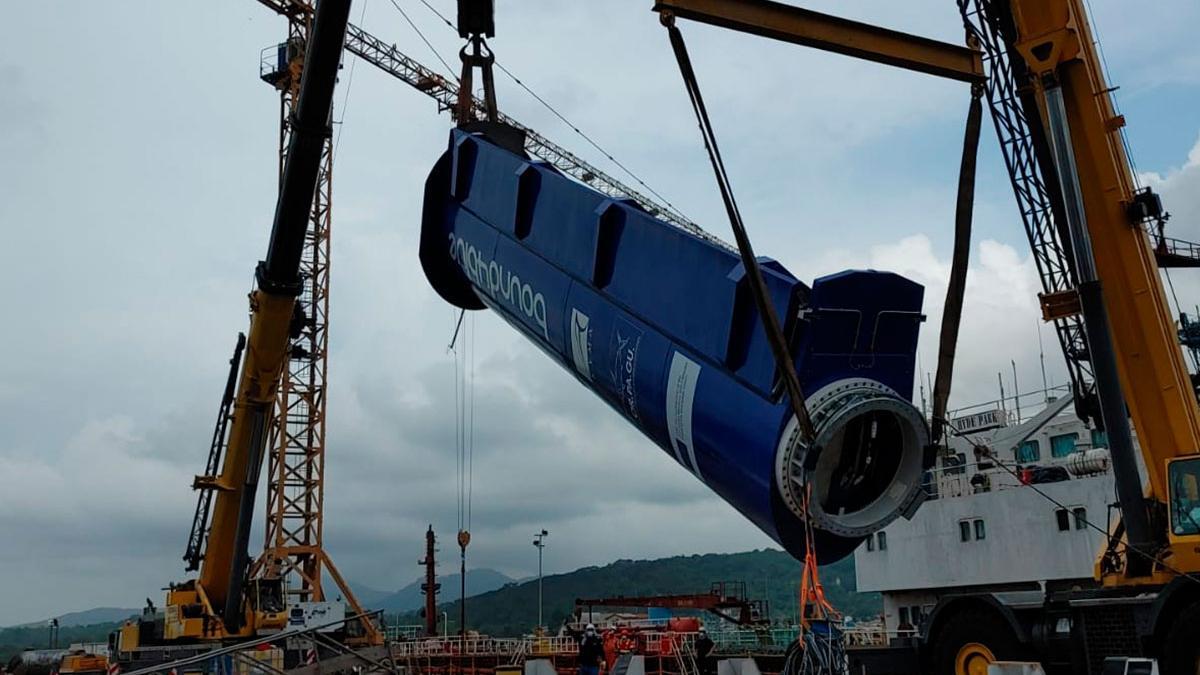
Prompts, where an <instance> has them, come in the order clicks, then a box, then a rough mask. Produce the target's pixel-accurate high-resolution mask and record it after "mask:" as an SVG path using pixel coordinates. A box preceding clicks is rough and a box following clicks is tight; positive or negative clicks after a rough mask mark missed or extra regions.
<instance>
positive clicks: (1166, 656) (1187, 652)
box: [1159, 602, 1200, 675]
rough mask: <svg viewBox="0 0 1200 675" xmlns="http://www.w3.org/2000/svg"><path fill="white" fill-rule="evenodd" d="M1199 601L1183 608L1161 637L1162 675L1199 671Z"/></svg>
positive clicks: (1160, 661) (1188, 673) (1194, 673)
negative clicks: (1164, 636) (1165, 633)
mask: <svg viewBox="0 0 1200 675" xmlns="http://www.w3.org/2000/svg"><path fill="white" fill-rule="evenodd" d="M1198 635H1200V602H1194V603H1192V604H1191V605H1188V606H1187V607H1185V608H1184V610H1183V611H1182V612H1180V613H1179V614H1178V615H1176V616H1175V620H1174V621H1172V622H1171V627H1170V629H1168V630H1167V636H1166V638H1165V639H1163V647H1162V654H1161V655H1160V657H1159V664H1160V665H1161V666H1162V673H1163V675H1196V673H1200V640H1197V639H1196V637H1197V636H1198Z"/></svg>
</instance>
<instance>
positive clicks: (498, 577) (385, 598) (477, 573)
mask: <svg viewBox="0 0 1200 675" xmlns="http://www.w3.org/2000/svg"><path fill="white" fill-rule="evenodd" d="M424 581H425V580H424V579H417V580H416V581H413V582H412V583H410V584H408V585H407V586H405V587H404V588H401V589H400V590H398V591H396V592H394V593H387V592H384V591H379V590H375V589H372V588H369V587H361V588H366V590H367V593H365V594H364V593H362V592H361V590H360V585H359V584H351V585H350V586H351V588H353V589H354V594H355V595H357V596H358V600H359V602H361V603H362V604H363V606H365V607H368V608H370V609H382V610H383V611H385V612H388V613H392V612H413V611H416V610H417V609H419V608H420V607H421V606H422V605H424V604H425V595H424V594H423V593H422V592H421V584H422V583H424ZM513 581H515V579H513V578H512V577H509V576H508V575H506V574H503V573H501V572H497V571H496V570H492V569H487V568H486V567H481V568H479V569H472V570H467V597H468V598H469V597H471V596H473V595H479V594H480V593H487V592H488V591H493V590H496V589H497V588H500V587H501V586H504V585H505V584H509V583H512V582H513ZM438 582H439V583H440V584H441V585H442V592H441V597H444V598H445V597H458V594H459V592H460V591H459V589H460V587H461V585H462V581H461V580H460V577H459V575H458V574H450V575H448V576H443V577H438Z"/></svg>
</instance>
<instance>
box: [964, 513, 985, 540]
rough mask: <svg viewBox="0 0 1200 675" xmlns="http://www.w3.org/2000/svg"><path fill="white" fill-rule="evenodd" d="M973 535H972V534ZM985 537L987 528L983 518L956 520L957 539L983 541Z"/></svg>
mask: <svg viewBox="0 0 1200 675" xmlns="http://www.w3.org/2000/svg"><path fill="white" fill-rule="evenodd" d="M972 535H973V536H972ZM986 538H987V528H986V527H985V526H984V524H983V518H972V519H968V520H960V521H958V540H959V541H963V542H966V541H971V540H972V539H974V540H975V541H983V540H984V539H986Z"/></svg>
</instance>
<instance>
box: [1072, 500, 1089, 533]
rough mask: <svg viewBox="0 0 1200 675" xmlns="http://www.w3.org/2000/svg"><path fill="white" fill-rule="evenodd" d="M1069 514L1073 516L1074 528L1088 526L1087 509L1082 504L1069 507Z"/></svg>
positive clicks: (1082, 528)
mask: <svg viewBox="0 0 1200 675" xmlns="http://www.w3.org/2000/svg"><path fill="white" fill-rule="evenodd" d="M1071 514H1072V515H1073V516H1075V529H1077V530H1085V529H1087V526H1088V519H1087V509H1085V508H1084V507H1082V506H1076V507H1075V508H1073V509H1071Z"/></svg>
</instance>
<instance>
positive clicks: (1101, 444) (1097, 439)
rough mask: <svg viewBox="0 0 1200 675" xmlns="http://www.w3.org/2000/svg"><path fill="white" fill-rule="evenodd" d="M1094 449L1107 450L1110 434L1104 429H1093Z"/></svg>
mask: <svg viewBox="0 0 1200 675" xmlns="http://www.w3.org/2000/svg"><path fill="white" fill-rule="evenodd" d="M1092 447H1093V448H1107V447H1108V433H1107V432H1106V431H1104V430H1103V429H1092Z"/></svg>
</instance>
